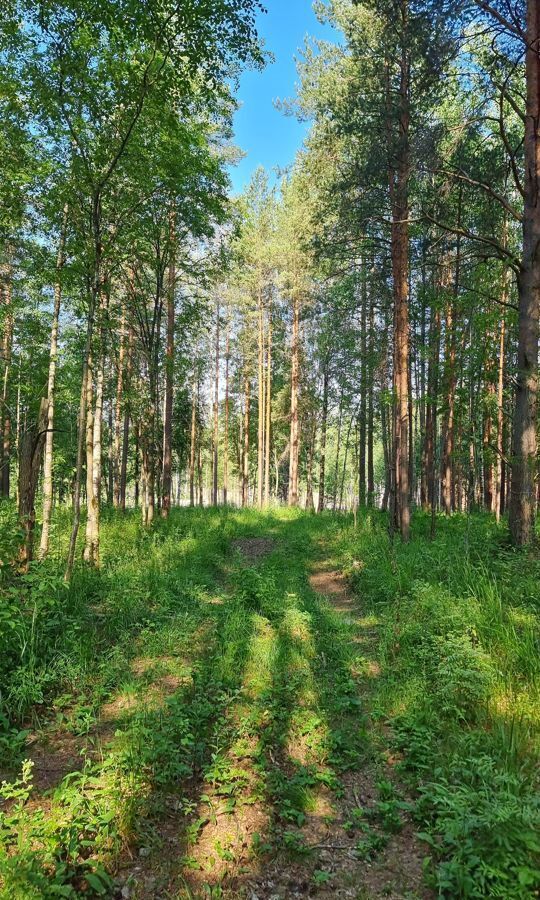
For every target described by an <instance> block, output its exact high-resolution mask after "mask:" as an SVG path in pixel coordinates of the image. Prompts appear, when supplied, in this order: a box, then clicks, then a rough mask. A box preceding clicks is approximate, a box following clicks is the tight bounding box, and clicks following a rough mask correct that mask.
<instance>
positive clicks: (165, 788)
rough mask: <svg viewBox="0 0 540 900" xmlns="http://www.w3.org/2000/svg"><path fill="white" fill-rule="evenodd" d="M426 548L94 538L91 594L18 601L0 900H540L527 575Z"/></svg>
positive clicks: (524, 567)
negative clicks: (98, 545) (99, 543)
mask: <svg viewBox="0 0 540 900" xmlns="http://www.w3.org/2000/svg"><path fill="white" fill-rule="evenodd" d="M427 529H428V523H427V520H425V519H424V517H422V516H421V515H418V516H417V517H416V520H415V523H414V533H413V541H412V543H411V545H410V546H409V547H402V546H401V545H392V544H391V543H390V542H389V540H388V538H387V535H386V531H385V523H384V518H383V517H382V516H381V515H380V514H378V513H367V512H366V513H364V514H362V515H361V516H360V517H359V520H358V522H357V523H356V525H355V524H354V523H353V522H352V520H351V519H350V518H349V517H343V516H331V515H329V514H325V515H323V516H313V515H307V514H302V513H299V512H296V511H287V510H274V511H271V512H268V513H259V512H256V511H253V510H247V511H233V510H202V511H201V510H178V511H175V512H174V513H173V515H172V516H171V518H170V520H169V521H168V522H166V523H164V522H159V523H157V525H156V527H155V529H154V530H153V531H151V532H144V531H143V530H142V529H141V528H140V526H139V525H138V523H137V522H136V520H135V519H134V517H128V519H127V520H125V521H122V520H121V519H120V518H119V517H115V516H113V515H112V514H111V515H110V517H109V519H108V521H107V520H106V521H105V525H104V535H105V539H104V547H103V558H104V564H103V568H102V570H101V571H100V572H99V573H98V572H96V573H87V572H84V571H80V572H78V573H77V574H76V576H75V578H74V581H73V584H72V585H71V587H70V588H69V589H65V588H64V587H63V586H61V583H60V576H59V574H58V572H57V571H56V569H55V565H54V560H52V561H51V562H50V563H49V564H48V568H47V567H45V569H43V568H42V569H41V570H40V573H39V576H37V574H36V573H37V569H36V570H34V572H31V574H30V576H27V578H26V580H25V581H24V582H23V586H22V588H21V586H20V585H17V587H14V586H12V587H11V588H10V589H9V590H10V591H11V594H9V595H8V596H9V597H11V601H10V602H12V603H13V608H15V602H18V603H20V599H21V598H20V593H17V596H16V592H20V591H21V590H24V591H26V592H27V598H26V599H27V602H28V601H29V599H32V601H33V603H34V606H33V612H32V614H31V619H32V625H31V628H32V632H31V634H30V638H25V640H26V644H25V646H27V645H28V644H29V643H30V644H32V642H33V644H32V646H31V653H32V655H31V657H29V658H27V659H25V660H24V663H25V665H23V666H21V667H20V668H19V669H17V668H16V667H14V666H11V668H10V671H9V673H8V672H6V673H4V674H3V676H2V677H3V678H4V691H5V693H7V695H8V697H9V698H10V701H11V706H12V708H17V704H18V709H19V718H20V719H21V720H22V721H24V722H25V723H26V727H24V728H21V727H20V726H16V725H14V724H13V722H12V723H11V725H9V726H8V727H7V729H6V736H5V737H4V738H0V752H1V755H0V762H1V764H2V766H3V769H4V772H3V775H2V777H4V778H5V779H6V785H5V787H4V788H3V791H2V793H3V797H4V801H3V806H2V807H0V810H1V812H0V848H3V849H0V896H1V897H6V898H7V897H8V896H9V897H10V898H12V900H19V898H20V900H29V898H34V897H35V898H49V897H51V898H52V897H58V896H63V897H70V896H71V897H92V896H94V897H96V896H105V897H118V898H124V900H152V898H157V900H159V898H162V900H165V898H168V900H172V898H177V900H180V898H186V900H187V898H214V897H215V898H248V900H281V898H283V900H285V898H289V897H320V898H325V897H330V896H335V897H351V898H377V897H390V898H396V900H398V898H423V897H426V898H427V897H431V896H437V895H438V894H439V895H448V896H452V897H459V896H463V897H484V896H485V897H491V896H499V897H505V898H513V897H516V898H521V897H523V898H526V897H534V896H537V895H538V889H539V887H540V842H539V839H538V834H539V829H540V803H539V801H538V791H537V788H538V783H537V772H538V761H539V759H540V748H539V736H540V732H539V728H538V716H539V711H538V699H539V698H538V686H539V674H540V663H539V661H538V655H539V654H538V649H539V632H538V612H539V609H540V588H539V583H540V582H539V575H540V568H539V562H538V559H537V558H536V557H533V556H529V557H524V556H520V557H519V558H518V557H517V556H516V554H513V553H512V552H511V551H509V550H508V548H506V547H505V545H504V538H503V532H502V531H500V530H498V529H497V527H496V526H495V524H494V523H492V522H491V520H489V519H487V518H482V517H478V518H477V519H475V520H474V521H473V522H471V521H468V520H465V519H461V518H459V517H456V519H453V520H451V521H448V522H446V521H442V520H441V522H440V524H439V534H438V536H437V537H436V539H435V540H434V541H431V542H428V540H427ZM64 530H65V529H62V527H61V526H59V528H58V532H57V538H56V540H57V551H58V553H59V557H60V555H61V552H62V551H63V546H64V542H65V535H64ZM9 609H11V607H10V606H9V605H8V611H9ZM10 615H12V618H13V625H12V626H10V627H11V633H12V635H14V636H19V638H21V637H24V635H23V634H22V632H21V634H20V635H19V631H18V629H20V628H22V626H20V624H19V623H18V621H17V620H16V616H15V613H14V612H13V613H11V614H10ZM27 618H28V617H27ZM25 652H26V651H25ZM6 724H7V720H6ZM2 741H3V742H2ZM17 758H18V759H19V760H20V761H22V760H26V762H25V763H24V764H23V773H22V775H21V776H20V777H19V778H18V779H16V777H15V775H14V772H13V765H14V763H15V762H16V760H17Z"/></svg>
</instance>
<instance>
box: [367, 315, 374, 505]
mask: <svg viewBox="0 0 540 900" xmlns="http://www.w3.org/2000/svg"><path fill="white" fill-rule="evenodd" d="M374 343H375V307H374V305H373V301H372V302H371V303H370V310H369V342H368V354H369V358H368V377H369V385H368V410H367V490H368V496H367V501H368V506H373V504H374V502H375V467H374V464H373V443H374V434H373V432H374V416H375V402H374V396H373V393H374V386H373V372H374V367H373V353H374Z"/></svg>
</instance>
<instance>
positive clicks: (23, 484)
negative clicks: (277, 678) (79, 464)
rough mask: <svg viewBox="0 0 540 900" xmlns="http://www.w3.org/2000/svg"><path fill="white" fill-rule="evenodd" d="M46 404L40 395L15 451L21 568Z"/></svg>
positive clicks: (32, 516)
mask: <svg viewBox="0 0 540 900" xmlns="http://www.w3.org/2000/svg"><path fill="white" fill-rule="evenodd" d="M47 407H48V403H47V400H46V398H45V397H44V398H42V400H41V404H40V409H39V414H38V417H37V421H36V422H35V423H34V424H33V425H32V427H30V428H27V429H26V430H25V431H24V433H23V435H22V440H21V448H20V453H19V521H20V523H21V527H22V529H23V533H24V539H23V545H22V547H21V552H20V556H19V562H20V564H21V568H22V569H23V571H26V570H27V569H28V565H29V563H30V562H31V560H32V556H33V535H34V525H35V521H36V510H35V497H36V488H37V483H38V478H39V470H40V468H41V459H42V456H43V447H44V444H45V435H46V431H47Z"/></svg>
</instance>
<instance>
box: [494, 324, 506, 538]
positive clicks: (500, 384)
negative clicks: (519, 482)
mask: <svg viewBox="0 0 540 900" xmlns="http://www.w3.org/2000/svg"><path fill="white" fill-rule="evenodd" d="M505 332H506V324H505V319H504V315H503V316H502V317H501V327H500V337H499V365H498V373H497V465H496V475H495V518H496V520H497V522H499V521H500V518H501V513H502V510H503V456H504V349H505V337H506V334H505Z"/></svg>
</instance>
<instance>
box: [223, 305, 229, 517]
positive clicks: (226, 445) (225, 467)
mask: <svg viewBox="0 0 540 900" xmlns="http://www.w3.org/2000/svg"><path fill="white" fill-rule="evenodd" d="M230 351H231V320H230V310H229V307H228V306H227V325H226V334H225V427H224V433H223V505H224V506H227V503H228V499H229V415H230V409H229V406H230V401H229V364H230Z"/></svg>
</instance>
